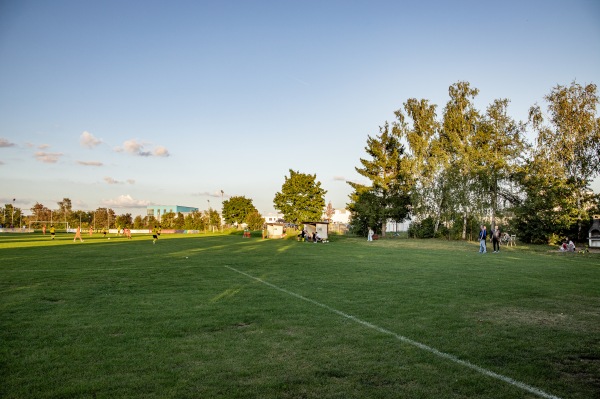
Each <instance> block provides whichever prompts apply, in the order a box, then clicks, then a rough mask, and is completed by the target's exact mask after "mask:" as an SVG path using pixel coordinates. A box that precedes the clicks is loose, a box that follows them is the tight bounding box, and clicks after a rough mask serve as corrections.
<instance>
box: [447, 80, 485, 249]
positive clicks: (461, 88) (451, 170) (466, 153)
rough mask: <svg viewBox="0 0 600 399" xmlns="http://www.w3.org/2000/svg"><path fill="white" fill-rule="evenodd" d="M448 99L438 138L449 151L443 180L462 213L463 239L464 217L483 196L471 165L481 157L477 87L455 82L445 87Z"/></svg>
mask: <svg viewBox="0 0 600 399" xmlns="http://www.w3.org/2000/svg"><path fill="white" fill-rule="evenodd" d="M448 93H449V95H450V100H449V101H448V102H447V103H446V107H445V108H444V115H443V119H444V121H443V126H442V130H441V135H440V140H441V145H442V147H443V149H444V153H445V154H448V168H447V169H446V173H445V179H446V181H447V183H448V184H450V186H451V191H452V193H451V194H450V196H451V199H450V200H449V202H450V201H451V202H452V203H454V204H455V205H456V207H457V209H458V211H459V212H460V213H461V214H462V216H463V226H464V228H463V232H462V239H463V240H464V239H466V238H467V230H466V226H467V220H468V217H469V215H470V213H471V212H472V211H473V210H474V209H481V205H480V204H481V202H482V200H483V199H484V198H483V197H482V195H481V191H479V190H477V187H476V184H477V183H478V181H477V179H476V178H475V177H476V176H475V170H474V166H475V165H476V163H477V162H479V159H480V158H482V157H483V156H484V154H483V153H482V152H481V151H480V149H479V148H477V147H476V145H475V134H476V131H477V129H478V128H479V124H480V118H481V117H480V114H479V112H478V111H477V109H476V108H475V106H474V99H475V97H476V96H477V95H478V94H479V90H478V89H476V88H472V87H471V85H470V83H469V82H458V83H455V84H453V85H452V86H450V88H449V89H448Z"/></svg>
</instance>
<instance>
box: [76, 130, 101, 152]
mask: <svg viewBox="0 0 600 399" xmlns="http://www.w3.org/2000/svg"><path fill="white" fill-rule="evenodd" d="M79 144H81V146H82V147H87V148H94V147H96V146H98V145H100V144H102V140H100V139H97V138H96V137H94V135H93V134H91V133H90V132H88V131H84V132H83V133H81V136H79Z"/></svg>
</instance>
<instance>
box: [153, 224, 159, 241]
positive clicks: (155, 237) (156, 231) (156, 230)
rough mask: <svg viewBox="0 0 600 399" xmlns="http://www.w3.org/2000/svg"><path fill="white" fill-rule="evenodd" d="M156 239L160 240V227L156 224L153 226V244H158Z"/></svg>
mask: <svg viewBox="0 0 600 399" xmlns="http://www.w3.org/2000/svg"><path fill="white" fill-rule="evenodd" d="M156 240H158V229H157V228H156V226H154V227H153V228H152V244H156Z"/></svg>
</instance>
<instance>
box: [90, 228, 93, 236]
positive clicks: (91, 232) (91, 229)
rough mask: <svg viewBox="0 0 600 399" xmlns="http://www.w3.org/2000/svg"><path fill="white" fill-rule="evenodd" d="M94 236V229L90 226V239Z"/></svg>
mask: <svg viewBox="0 0 600 399" xmlns="http://www.w3.org/2000/svg"><path fill="white" fill-rule="evenodd" d="M93 234H94V229H93V228H92V226H90V237H91V236H92V235H93Z"/></svg>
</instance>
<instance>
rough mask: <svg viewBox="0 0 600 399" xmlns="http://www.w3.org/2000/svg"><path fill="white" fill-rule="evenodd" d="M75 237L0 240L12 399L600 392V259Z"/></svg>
mask: <svg viewBox="0 0 600 399" xmlns="http://www.w3.org/2000/svg"><path fill="white" fill-rule="evenodd" d="M72 237H73V236H72V235H64V234H59V235H58V237H57V240H55V241H54V242H52V241H50V239H49V237H48V236H45V237H43V236H41V235H39V234H37V235H17V234H15V235H0V397H2V398H137V397H139V398H390V397H402V398H535V397H540V395H537V394H535V393H532V392H530V391H527V390H524V389H522V388H521V387H519V386H515V384H511V383H508V382H505V381H502V380H499V379H497V378H494V377H490V376H489V375H485V374H483V373H482V372H481V371H482V370H484V371H490V372H493V373H497V374H498V375H501V376H504V377H507V378H510V379H512V380H514V381H516V382H518V383H522V384H526V385H527V386H528V387H533V388H535V389H538V390H540V391H542V392H545V393H547V394H549V395H552V396H555V397H560V398H591V397H597V395H598V392H600V255H598V254H583V255H582V254H559V253H557V252H549V251H548V247H521V246H520V247H517V248H503V249H502V252H501V253H500V254H492V253H488V254H486V255H479V254H478V253H477V250H478V245H477V244H474V243H463V242H446V241H436V240H408V239H390V240H379V241H375V242H372V243H367V241H366V240H364V239H356V238H347V237H333V239H332V242H330V243H328V244H312V243H299V242H296V241H294V240H261V239H260V238H255V237H253V238H250V239H244V238H242V237H241V236H240V235H215V236H183V235H179V236H165V235H163V236H162V237H161V239H160V240H159V241H158V242H157V244H156V245H153V244H152V239H151V237H150V236H138V237H134V239H133V240H131V241H129V240H126V239H124V238H117V237H114V236H112V239H111V241H108V240H106V239H102V238H101V237H100V236H98V235H97V236H96V237H94V238H86V236H85V235H84V240H85V242H84V243H73V241H72ZM404 338H407V339H410V340H413V341H415V342H418V343H421V344H424V345H427V346H428V347H430V348H434V349H435V350H437V351H440V352H442V353H443V354H447V355H451V356H454V357H455V358H453V359H460V361H465V362H469V363H470V364H472V365H475V366H477V367H479V369H478V370H479V371H478V370H474V369H472V368H468V367H465V365H464V364H463V363H460V362H456V361H454V360H453V359H448V358H446V357H443V356H439V354H436V353H432V352H431V351H428V350H424V349H423V348H420V347H418V346H415V345H413V344H411V343H410V342H406V341H405V340H403V339H404ZM541 395H543V394H541Z"/></svg>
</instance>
